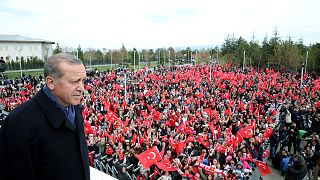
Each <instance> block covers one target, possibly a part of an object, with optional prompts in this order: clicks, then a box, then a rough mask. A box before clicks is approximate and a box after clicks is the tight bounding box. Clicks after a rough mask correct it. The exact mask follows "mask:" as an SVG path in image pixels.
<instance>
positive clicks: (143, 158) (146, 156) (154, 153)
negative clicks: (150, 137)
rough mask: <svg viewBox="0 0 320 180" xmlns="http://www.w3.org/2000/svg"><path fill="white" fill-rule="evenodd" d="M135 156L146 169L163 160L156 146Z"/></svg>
mask: <svg viewBox="0 0 320 180" xmlns="http://www.w3.org/2000/svg"><path fill="white" fill-rule="evenodd" d="M134 156H135V157H136V158H137V159H138V160H139V162H140V163H141V165H142V166H143V167H144V168H146V169H147V168H149V167H150V166H151V165H152V164H154V163H155V162H158V161H160V160H161V159H162V157H161V155H160V153H159V150H158V148H157V147H156V146H153V147H152V148H150V149H148V150H146V151H144V152H142V153H141V154H135V155H134Z"/></svg>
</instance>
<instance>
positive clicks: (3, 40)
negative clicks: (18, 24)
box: [0, 34, 54, 61]
mask: <svg viewBox="0 0 320 180" xmlns="http://www.w3.org/2000/svg"><path fill="white" fill-rule="evenodd" d="M52 44H54V42H52V41H47V40H43V39H33V38H29V37H24V36H19V35H3V34H0V58H1V59H2V58H3V59H4V60H5V61H11V60H18V59H19V57H23V59H25V60H26V59H27V58H35V57H37V58H38V59H42V60H45V59H47V57H48V56H51V55H52Z"/></svg>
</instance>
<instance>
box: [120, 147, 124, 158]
mask: <svg viewBox="0 0 320 180" xmlns="http://www.w3.org/2000/svg"><path fill="white" fill-rule="evenodd" d="M123 159H124V155H123V149H120V151H119V160H120V161H122V160H123Z"/></svg>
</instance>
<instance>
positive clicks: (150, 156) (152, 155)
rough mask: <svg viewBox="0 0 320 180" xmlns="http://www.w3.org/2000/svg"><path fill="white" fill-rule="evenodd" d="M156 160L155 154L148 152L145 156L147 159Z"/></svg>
mask: <svg viewBox="0 0 320 180" xmlns="http://www.w3.org/2000/svg"><path fill="white" fill-rule="evenodd" d="M155 158H156V153H154V152H150V153H149V154H148V156H147V159H155Z"/></svg>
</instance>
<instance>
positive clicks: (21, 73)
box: [19, 49, 22, 78]
mask: <svg viewBox="0 0 320 180" xmlns="http://www.w3.org/2000/svg"><path fill="white" fill-rule="evenodd" d="M21 51H22V49H19V59H20V77H21V78H22V65H21V54H20V52H21Z"/></svg>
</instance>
